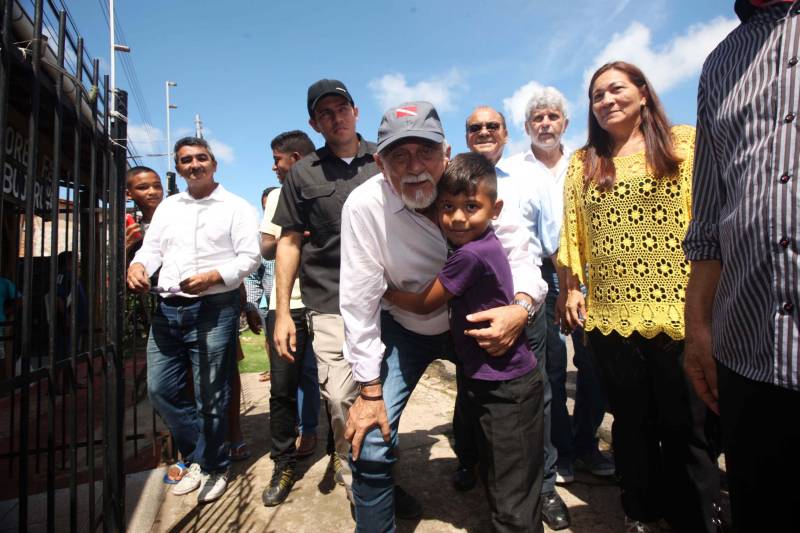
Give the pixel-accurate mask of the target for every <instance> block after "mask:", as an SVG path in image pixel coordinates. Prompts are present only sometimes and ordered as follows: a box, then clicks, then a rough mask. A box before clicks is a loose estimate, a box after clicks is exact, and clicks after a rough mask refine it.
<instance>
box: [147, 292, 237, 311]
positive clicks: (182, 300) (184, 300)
mask: <svg viewBox="0 0 800 533" xmlns="http://www.w3.org/2000/svg"><path fill="white" fill-rule="evenodd" d="M234 297H235V298H236V300H237V301H238V299H239V289H234V290H232V291H227V292H220V293H216V294H209V295H207V296H195V297H190V296H170V297H168V298H164V297H162V296H159V297H158V301H159V302H160V303H163V304H165V305H171V306H175V307H178V306H183V305H193V304H196V303H198V302H211V303H215V302H220V303H224V302H226V301H227V300H229V299H233V298H234Z"/></svg>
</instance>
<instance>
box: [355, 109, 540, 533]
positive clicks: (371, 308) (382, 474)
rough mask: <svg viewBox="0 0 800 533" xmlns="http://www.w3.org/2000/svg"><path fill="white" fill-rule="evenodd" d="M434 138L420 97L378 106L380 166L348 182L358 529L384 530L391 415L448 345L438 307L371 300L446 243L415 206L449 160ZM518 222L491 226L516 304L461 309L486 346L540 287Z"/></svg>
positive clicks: (410, 287) (434, 120)
mask: <svg viewBox="0 0 800 533" xmlns="http://www.w3.org/2000/svg"><path fill="white" fill-rule="evenodd" d="M445 147H446V144H445V139H444V132H443V130H442V125H441V122H440V120H439V116H438V114H437V112H436V110H435V109H434V108H433V106H432V105H431V104H430V103H428V102H411V103H408V104H403V105H401V106H399V107H396V108H392V109H390V110H388V111H387V112H386V113H385V114H384V116H383V120H382V122H381V126H380V128H379V130H378V146H377V148H378V153H377V154H376V155H375V160H376V163H377V164H378V167H379V168H380V170H381V172H382V174H378V175H377V176H374V177H373V178H370V179H369V180H367V181H366V182H365V183H363V184H362V185H361V186H359V187H358V188H357V189H356V190H354V191H353V192H352V193H351V194H350V196H349V197H348V199H347V201H346V202H345V205H344V209H343V211H342V229H341V236H342V245H341V251H342V259H341V275H340V293H339V306H340V310H341V313H342V318H343V319H344V325H345V347H344V356H345V358H346V359H347V361H348V362H349V363H350V365H351V367H352V370H353V377H354V379H355V380H356V381H357V382H358V383H359V396H358V397H357V398H356V400H355V402H354V403H353V405H352V407H351V408H350V412H349V416H348V421H347V433H346V436H347V438H348V439H349V440H351V442H352V459H353V461H352V465H353V499H354V503H355V512H356V531H359V532H372V531H394V528H395V520H394V518H395V517H394V510H393V502H394V492H393V481H392V465H393V464H394V463H395V462H396V460H397V456H396V454H395V446H396V445H397V430H398V425H399V421H400V415H401V414H402V411H403V409H404V407H405V404H406V402H407V401H408V398H409V396H410V395H411V392H412V391H413V389H414V387H415V386H416V384H417V382H418V381H419V379H420V377H421V376H422V373H423V372H424V371H425V368H427V366H428V364H429V363H430V362H431V361H432V360H433V359H436V358H440V357H443V356H445V355H447V354H449V352H450V351H451V348H450V347H449V343H450V338H449V322H448V312H447V306H443V307H442V308H441V309H438V310H437V311H435V312H433V313H430V314H428V315H417V314H414V313H410V312H407V311H403V310H401V309H399V308H397V307H395V306H393V305H391V304H390V303H388V302H385V301H382V297H383V294H384V292H385V291H386V289H387V288H388V287H391V288H396V289H399V290H403V291H412V292H418V291H421V290H422V289H424V288H426V287H427V285H428V284H429V283H430V281H431V280H432V279H433V278H434V277H436V275H437V274H438V273H439V270H440V269H441V268H442V266H443V265H444V263H445V259H446V257H447V242H446V240H445V238H444V237H443V236H442V234H441V232H440V230H439V227H438V226H437V225H436V223H435V221H434V218H435V217H434V215H433V211H432V210H426V209H427V208H428V207H429V206H431V204H433V201H434V200H435V198H436V184H437V183H438V181H439V179H440V178H441V176H442V173H443V172H444V169H445V166H446V164H447V161H448V157H449V149H446V148H445ZM515 223H516V224H515ZM519 223H520V222H519V221H518V220H516V219H515V220H510V221H507V222H504V221H503V220H502V215H501V220H498V224H497V225H496V226H495V231H496V233H497V235H498V238H499V239H500V242H501V244H503V247H504V249H506V250H507V251H508V253H509V263H510V265H511V270H512V274H513V278H514V286H515V291H516V295H515V302H517V301H519V302H520V303H518V304H517V303H515V304H512V305H508V306H504V307H499V308H494V309H490V310H487V311H482V312H480V313H475V314H473V315H471V316H470V317H469V320H470V321H471V322H474V323H476V329H472V330H468V332H467V334H469V335H470V336H473V337H475V338H476V340H477V342H478V345H479V346H481V347H482V348H484V349H485V350H486V351H488V352H489V353H490V354H494V355H499V354H503V353H505V352H506V351H507V350H508V349H509V347H510V346H511V344H512V343H513V342H514V341H516V339H517V338H518V336H519V335H520V333H521V332H522V329H523V327H524V325H525V324H526V322H527V321H528V318H529V316H532V315H533V313H534V311H535V308H536V307H538V306H539V305H541V304H542V302H543V301H544V297H545V294H546V292H547V286H546V284H545V283H544V281H543V280H542V279H541V275H540V274H539V269H538V268H536V266H535V265H533V263H532V262H531V261H530V257H529V254H528V250H527V235H526V234H525V232H524V231H522V230H521V226H520V225H518V224H519ZM487 324H488V327H485V328H482V326H485V325H487ZM477 328H482V329H477Z"/></svg>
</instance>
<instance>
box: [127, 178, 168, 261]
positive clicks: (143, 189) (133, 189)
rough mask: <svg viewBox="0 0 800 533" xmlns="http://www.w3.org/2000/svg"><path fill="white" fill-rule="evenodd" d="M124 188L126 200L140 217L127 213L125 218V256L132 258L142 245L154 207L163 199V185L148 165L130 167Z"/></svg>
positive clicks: (154, 210)
mask: <svg viewBox="0 0 800 533" xmlns="http://www.w3.org/2000/svg"><path fill="white" fill-rule="evenodd" d="M125 189H126V191H127V196H128V200H131V201H133V203H134V205H135V206H136V209H137V210H139V211H141V213H142V217H141V219H139V220H136V217H133V216H132V215H127V217H126V219H125V256H126V257H128V258H133V254H134V253H135V252H136V250H138V249H139V247H140V246H141V245H142V240H143V239H144V234H145V232H146V231H147V228H148V227H150V221H151V220H153V213H155V212H156V207H158V204H160V203H161V201H162V200H163V199H164V187H163V186H162V185H161V177H159V175H158V173H157V172H156V171H155V170H153V169H152V168H150V167H143V166H139V167H132V168H131V169H130V170H128V172H127V173H126V174H125Z"/></svg>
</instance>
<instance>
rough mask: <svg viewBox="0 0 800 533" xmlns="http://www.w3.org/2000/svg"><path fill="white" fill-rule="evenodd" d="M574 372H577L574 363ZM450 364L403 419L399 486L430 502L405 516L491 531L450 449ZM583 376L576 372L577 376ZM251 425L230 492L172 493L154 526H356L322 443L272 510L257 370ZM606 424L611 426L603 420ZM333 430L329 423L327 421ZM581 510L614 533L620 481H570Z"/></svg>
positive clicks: (248, 406) (433, 526)
mask: <svg viewBox="0 0 800 533" xmlns="http://www.w3.org/2000/svg"><path fill="white" fill-rule="evenodd" d="M573 370H574V369H573ZM451 372H452V368H451V367H448V363H445V364H440V363H436V364H435V365H432V366H431V368H430V369H429V371H428V373H427V374H426V375H425V377H423V379H422V380H421V381H420V384H419V385H418V387H417V389H416V390H415V392H414V394H413V395H412V397H411V400H410V402H409V404H408V407H407V409H406V411H405V413H404V414H403V418H402V420H401V423H400V450H401V458H400V462H399V464H398V466H399V467H398V468H397V470H396V478H397V481H398V483H399V484H400V485H402V486H403V487H404V488H405V489H406V490H408V491H409V492H411V493H412V494H414V495H415V496H416V497H417V498H418V499H419V500H420V501H421V502H422V504H423V507H424V512H423V516H422V519H421V520H419V521H399V522H398V529H399V531H401V532H410V531H415V532H419V533H424V532H437V533H438V532H450V531H468V532H481V531H488V530H490V524H489V522H488V520H487V513H488V508H487V504H486V500H485V496H484V493H483V490H482V488H480V486H479V487H478V488H476V489H474V490H472V491H471V492H469V493H466V494H464V493H459V492H456V491H455V490H454V489H453V488H452V486H451V484H450V475H451V473H452V472H453V470H454V469H455V467H456V464H457V463H456V459H455V455H454V453H453V450H452V447H451V445H450V442H449V439H450V438H452V434H451V424H450V422H451V418H452V414H453V398H454V390H453V389H452V382H451V379H450V375H451ZM573 376H574V375H573ZM242 386H243V389H244V402H243V405H242V409H243V412H244V415H243V419H242V425H243V430H244V433H245V436H246V437H247V439H248V443H249V445H250V449H251V451H252V454H253V456H252V457H251V459H249V460H247V461H244V462H242V463H238V464H235V465H234V467H233V469H232V476H231V480H230V484H229V486H228V490H227V492H226V494H225V496H224V497H223V498H222V499H221V500H219V501H217V502H214V503H212V504H209V505H203V506H198V505H197V504H196V493H192V494H189V495H186V496H174V495H172V494H171V493H169V492H167V494H166V495H165V497H164V500H163V503H162V505H161V509H160V511H159V512H158V515H157V516H156V518H155V521H154V523H153V528H152V531H155V532H183V531H215V532H216V531H231V532H233V531H263V532H292V533H302V532H314V533H317V532H349V531H353V528H354V525H355V524H354V522H353V520H352V518H351V516H350V507H349V504H348V502H347V499H346V497H345V491H344V489H343V488H342V487H340V486H338V485H335V484H334V483H333V482H332V480H331V479H330V474H327V475H326V470H327V468H326V467H327V464H328V458H327V456H325V455H324V445H323V443H322V442H320V445H319V446H318V449H317V450H318V451H317V453H316V454H315V455H313V456H312V457H310V458H307V459H306V460H304V461H303V462H301V463H300V471H301V475H302V478H301V479H300V480H298V481H297V483H296V484H295V486H294V489H293V490H292V492H291V494H290V496H289V498H288V499H287V500H286V501H285V502H284V503H283V504H282V505H280V506H278V507H273V508H267V507H264V506H263V505H262V503H261V492H262V490H263V489H264V487H265V486H266V484H267V482H268V481H269V478H270V476H271V473H272V462H271V461H270V460H269V457H268V456H267V440H268V436H269V426H268V409H269V403H268V397H269V396H268V384H264V383H259V382H258V379H257V375H256V374H246V375H243V376H242ZM604 425H605V426H606V429H607V427H608V426H607V424H604ZM319 431H320V435H325V432H326V431H327V427H326V425H325V422H321V423H320V427H319ZM558 490H559V493H560V494H561V495H562V497H563V498H564V500H565V501H566V502H567V505H568V506H569V508H570V512H571V513H572V520H573V525H572V527H571V528H570V529H569V530H566V531H573V532H584V533H588V532H592V533H606V532H617V531H621V530H622V523H623V516H622V512H621V510H620V508H619V503H618V502H619V495H618V494H619V493H618V489H617V487H616V486H614V485H612V484H609V483H607V482H604V481H603V480H600V479H598V478H595V477H593V476H591V475H589V474H580V473H579V474H578V479H577V481H576V482H575V483H573V484H571V485H569V487H566V488H565V487H560V488H559V489H558Z"/></svg>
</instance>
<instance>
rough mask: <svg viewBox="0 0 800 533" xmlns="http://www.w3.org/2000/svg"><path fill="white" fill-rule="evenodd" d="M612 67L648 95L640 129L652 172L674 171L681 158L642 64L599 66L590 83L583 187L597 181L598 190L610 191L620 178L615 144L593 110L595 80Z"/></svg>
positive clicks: (660, 175)
mask: <svg viewBox="0 0 800 533" xmlns="http://www.w3.org/2000/svg"><path fill="white" fill-rule="evenodd" d="M609 70H618V71H620V72H622V73H624V74H625V75H626V76H628V79H629V80H630V81H631V83H633V84H634V85H635V86H636V87H638V88H639V89H640V90H641V91H642V92H643V93H644V95H645V102H646V103H645V105H644V106H642V110H641V113H642V117H641V121H640V123H639V129H640V131H641V132H642V135H643V136H644V146H645V160H646V161H647V166H648V168H649V169H651V170H652V171H653V173H654V174H655V177H656V179H658V178H661V177H663V176H669V175H670V174H673V173H675V172H676V171H677V170H678V163H680V162H681V160H682V159H681V158H680V156H678V154H676V153H675V147H674V145H673V142H672V133H671V131H670V122H669V119H668V118H667V115H666V113H664V108H663V107H662V106H661V101H660V100H659V99H658V95H656V92H655V91H654V90H653V88H652V86H651V85H650V82H649V81H648V80H647V78H646V77H645V75H644V73H643V72H642V71H641V70H640V69H639V67H637V66H635V65H632V64H630V63H626V62H624V61H613V62H611V63H606V64H605V65H603V66H602V67H600V68H599V69H597V72H595V73H594V75H593V76H592V81H591V82H589V139H588V140H587V141H586V145H585V146H584V147H583V149H584V150H585V156H584V160H583V177H584V187H589V184H590V183H592V182H594V183H595V185H596V186H597V188H598V189H600V190H608V189H610V188H611V187H612V186H613V185H614V181H615V180H616V177H617V173H616V169H615V168H614V158H613V155H612V150H613V148H614V143H613V141H612V139H611V136H610V135H609V134H608V132H607V131H606V130H604V129H603V128H601V127H600V123H599V122H597V119H596V118H595V116H594V113H593V112H592V88H593V87H594V82H595V80H597V78H598V77H599V76H600V75H601V74H603V73H604V72H607V71H609Z"/></svg>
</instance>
